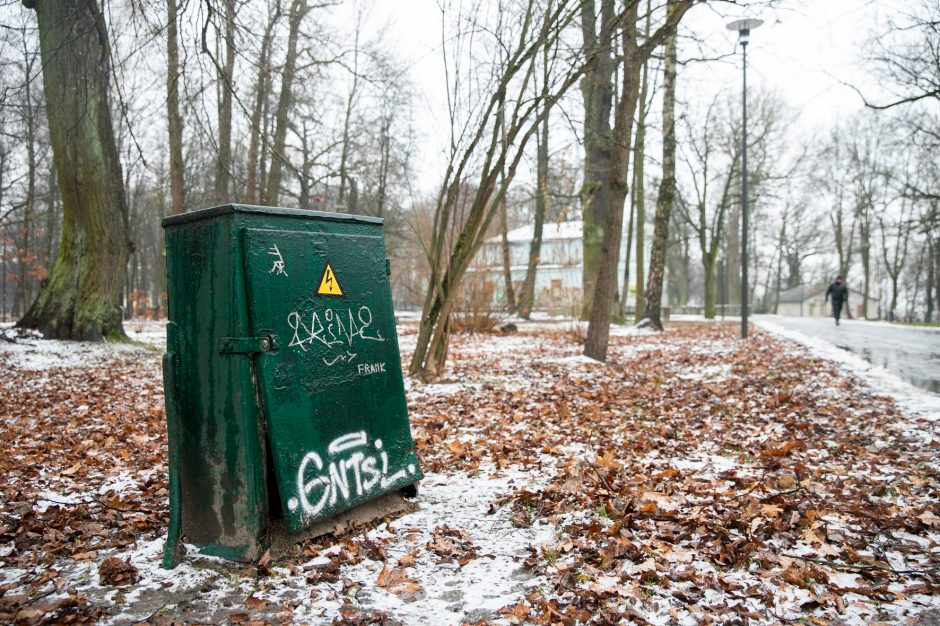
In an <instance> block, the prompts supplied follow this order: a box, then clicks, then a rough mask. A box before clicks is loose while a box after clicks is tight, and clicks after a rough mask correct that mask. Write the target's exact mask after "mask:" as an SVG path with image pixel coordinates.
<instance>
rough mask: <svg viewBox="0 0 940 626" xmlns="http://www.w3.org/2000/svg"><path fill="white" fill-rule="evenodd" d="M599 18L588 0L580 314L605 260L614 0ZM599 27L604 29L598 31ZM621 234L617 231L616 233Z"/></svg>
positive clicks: (584, 12)
mask: <svg viewBox="0 0 940 626" xmlns="http://www.w3.org/2000/svg"><path fill="white" fill-rule="evenodd" d="M600 2H601V10H600V23H599V24H598V23H597V17H598V16H597V14H596V13H595V10H594V9H595V3H594V1H593V0H586V1H585V2H584V4H583V6H582V8H581V33H582V41H583V46H584V50H585V51H586V52H587V53H591V52H593V53H594V56H593V58H592V60H591V62H590V64H589V65H588V68H587V70H586V71H585V74H584V78H583V79H582V80H581V93H582V95H583V98H584V185H583V186H582V188H581V208H582V220H583V228H584V231H583V243H582V290H581V298H582V300H581V311H582V317H587V315H588V311H589V307H590V306H591V303H592V302H593V300H594V285H595V284H596V282H597V275H598V269H599V267H600V264H601V260H602V259H601V245H602V240H603V236H604V214H605V210H606V208H607V205H608V200H607V194H608V190H609V181H608V175H609V172H610V162H611V145H610V144H611V138H610V110H611V107H612V104H613V94H614V85H613V79H614V60H613V56H612V54H611V41H610V39H609V36H608V37H605V36H603V34H605V33H611V35H610V36H612V31H611V28H610V26H611V23H612V22H613V19H614V0H600ZM598 33H600V34H601V35H600V36H599V35H598ZM618 236H619V233H618Z"/></svg>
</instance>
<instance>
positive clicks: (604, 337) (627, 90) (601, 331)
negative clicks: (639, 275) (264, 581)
mask: <svg viewBox="0 0 940 626" xmlns="http://www.w3.org/2000/svg"><path fill="white" fill-rule="evenodd" d="M637 4H638V3H637V2H633V3H632V4H630V6H628V7H627V10H626V16H625V18H624V22H623V28H622V34H621V41H622V57H623V67H624V72H623V85H622V88H621V91H620V100H619V102H618V103H617V113H616V116H615V121H614V131H613V140H614V141H612V148H613V149H612V150H611V159H610V170H609V172H608V181H609V182H608V185H609V192H608V197H607V206H606V207H605V211H604V227H603V238H602V244H601V250H600V252H601V259H602V261H601V263H600V269H599V272H598V275H597V282H596V284H595V287H594V297H593V301H592V303H591V311H590V315H589V323H588V332H587V339H586V340H585V343H584V355H585V356H588V357H591V358H593V359H597V360H598V361H604V360H606V359H607V345H608V342H609V340H610V317H611V307H612V305H613V303H614V294H615V292H616V291H617V266H618V261H619V259H620V237H621V231H622V229H623V206H624V201H625V200H626V196H627V177H626V173H627V169H628V166H629V164H630V138H631V132H632V127H633V116H634V114H635V113H636V107H637V100H638V99H639V94H640V71H641V69H642V66H643V63H644V62H645V61H646V60H647V59H649V57H650V55H651V54H652V53H653V50H655V48H656V47H657V46H659V45H660V44H661V43H662V42H663V40H664V39H665V37H666V35H667V34H669V33H670V32H673V31H674V30H675V29H676V27H677V26H678V24H679V20H681V19H682V16H683V15H684V14H685V12H686V11H687V10H688V9H689V7H690V6H691V1H688V0H685V1H681V2H678V3H676V5H675V6H673V7H670V8H669V10H668V12H667V18H666V21H665V23H664V24H663V25H662V26H660V27H659V28H658V29H657V31H656V33H655V34H654V35H652V36H650V37H649V38H647V39H646V41H644V42H643V44H642V45H638V42H637V28H636V26H637V24H636V23H637Z"/></svg>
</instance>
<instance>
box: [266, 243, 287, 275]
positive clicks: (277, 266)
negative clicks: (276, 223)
mask: <svg viewBox="0 0 940 626" xmlns="http://www.w3.org/2000/svg"><path fill="white" fill-rule="evenodd" d="M268 254H269V255H270V256H274V257H277V258H276V259H274V265H272V266H271V269H269V270H268V274H271V273H273V272H277V273H276V274H274V275H275V276H280V275H281V274H283V275H284V276H287V272H286V271H285V270H284V257H282V256H281V251H280V250H278V249H277V244H274V245H272V246H271V249H270V250H268Z"/></svg>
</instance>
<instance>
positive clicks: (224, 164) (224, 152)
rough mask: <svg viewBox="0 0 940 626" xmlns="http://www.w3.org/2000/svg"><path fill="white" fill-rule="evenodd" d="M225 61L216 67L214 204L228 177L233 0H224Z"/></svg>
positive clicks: (222, 199)
mask: <svg viewBox="0 0 940 626" xmlns="http://www.w3.org/2000/svg"><path fill="white" fill-rule="evenodd" d="M224 45H225V64H224V65H223V66H222V67H221V68H219V70H220V71H219V85H218V89H219V96H218V98H219V107H218V114H219V148H218V153H217V154H216V161H215V187H214V189H213V194H214V196H215V201H216V203H217V204H225V203H226V202H228V201H229V192H230V191H231V178H232V91H233V90H234V89H235V86H234V84H233V82H232V77H233V74H234V71H235V0H225V37H224Z"/></svg>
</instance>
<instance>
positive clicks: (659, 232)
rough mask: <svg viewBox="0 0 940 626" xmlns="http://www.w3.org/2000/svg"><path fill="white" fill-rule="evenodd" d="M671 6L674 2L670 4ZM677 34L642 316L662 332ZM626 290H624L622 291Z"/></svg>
mask: <svg viewBox="0 0 940 626" xmlns="http://www.w3.org/2000/svg"><path fill="white" fill-rule="evenodd" d="M671 2H672V3H674V2H675V0H671ZM677 38H678V37H677V33H675V32H672V33H669V35H668V36H667V37H666V42H665V65H664V68H663V177H662V179H661V180H660V183H659V193H658V194H657V196H656V216H655V218H654V226H653V241H652V244H651V247H650V270H649V278H648V279H647V281H646V287H647V289H646V303H645V305H644V307H643V316H644V318H645V319H648V320H649V321H650V325H651V326H652V327H653V328H656V329H658V330H662V327H663V324H662V319H661V315H662V314H661V310H662V299H663V279H664V275H665V269H666V246H667V244H668V241H669V222H670V218H671V215H672V205H673V201H674V199H675V195H676V57H677V51H676V40H677ZM624 289H625V290H626V287H624Z"/></svg>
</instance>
